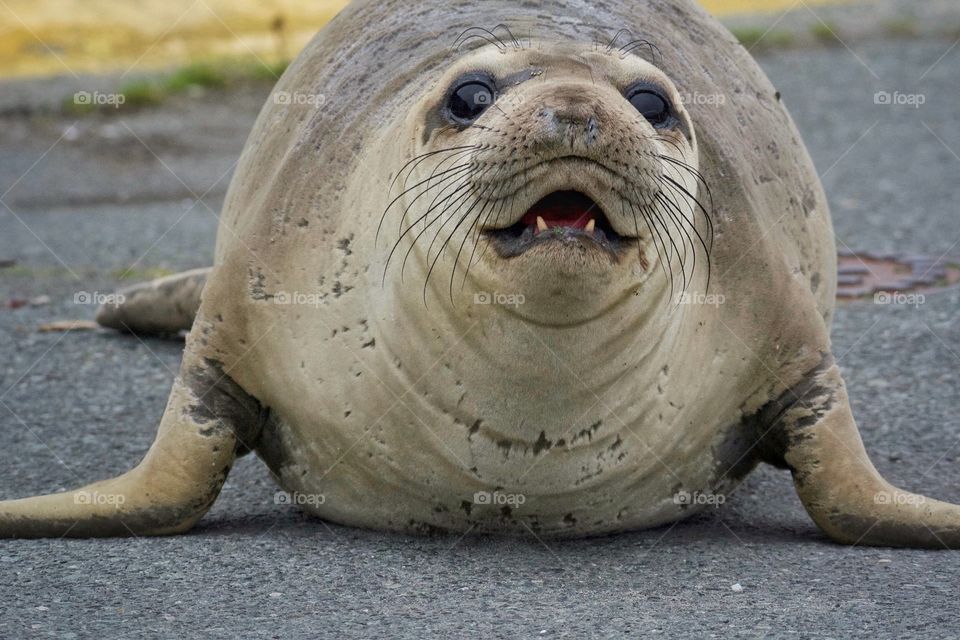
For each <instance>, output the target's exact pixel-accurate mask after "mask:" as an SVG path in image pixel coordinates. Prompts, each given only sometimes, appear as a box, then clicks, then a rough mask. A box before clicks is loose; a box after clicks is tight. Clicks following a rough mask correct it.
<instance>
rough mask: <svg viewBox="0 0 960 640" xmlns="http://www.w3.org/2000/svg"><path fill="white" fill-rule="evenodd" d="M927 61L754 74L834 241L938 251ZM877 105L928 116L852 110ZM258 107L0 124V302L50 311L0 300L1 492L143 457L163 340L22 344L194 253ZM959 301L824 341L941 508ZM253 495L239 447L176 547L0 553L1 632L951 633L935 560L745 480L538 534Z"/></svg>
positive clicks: (954, 63) (949, 480)
mask: <svg viewBox="0 0 960 640" xmlns="http://www.w3.org/2000/svg"><path fill="white" fill-rule="evenodd" d="M952 44H953V42H952V41H950V40H946V39H944V40H931V41H928V42H909V41H897V42H891V43H872V44H865V45H863V46H860V47H858V48H857V49H856V55H853V54H852V53H851V52H849V51H848V50H847V49H845V48H843V47H842V46H837V47H834V48H824V49H817V50H812V51H790V52H788V53H782V54H769V55H766V56H765V57H764V58H763V59H762V63H763V65H764V66H765V67H766V68H767V70H768V71H769V73H770V75H771V77H772V78H774V80H775V83H776V84H777V85H778V87H779V88H780V90H781V91H782V92H783V95H784V99H785V101H786V103H787V104H788V105H789V107H790V108H791V110H792V112H793V114H794V116H795V117H796V119H797V121H798V124H799V125H800V128H801V129H802V132H803V134H804V136H805V139H806V141H807V142H808V144H809V146H810V149H811V152H812V154H813V156H814V158H815V161H816V163H817V166H818V168H819V169H820V171H821V172H822V173H823V175H824V178H823V179H824V183H825V185H826V187H827V191H828V192H829V193H830V196H831V202H832V204H833V207H834V212H835V218H836V226H837V230H838V235H839V238H840V241H841V244H842V246H843V245H846V246H849V247H851V248H854V249H859V250H879V251H892V250H900V251H906V252H913V253H926V254H932V255H935V256H939V255H941V254H944V253H955V254H960V250H958V249H960V245H956V244H955V243H957V242H958V241H960V229H958V228H957V224H956V221H957V205H956V194H957V188H958V186H957V185H958V180H957V178H958V176H960V157H957V154H956V153H954V151H951V149H953V150H960V128H958V127H957V126H956V101H957V99H958V97H960V89H958V87H960V47H957V48H954V49H952V50H950V51H949V52H948V53H947V55H946V56H945V57H943V59H942V60H941V61H940V62H939V64H937V65H936V66H933V65H934V63H935V62H936V61H937V60H938V59H939V58H941V56H943V55H944V53H945V52H947V51H948V49H949V48H950V47H951V45H952ZM858 58H859V59H858ZM931 66H933V68H932V70H930V71H929V72H928V71H927V70H928V69H929V68H930V67H931ZM925 73H926V76H925V78H924V79H923V80H922V81H918V78H919V77H920V76H921V75H923V74H925ZM881 90H883V91H900V92H903V93H917V92H921V93H923V94H924V95H925V96H926V98H927V100H926V103H925V104H924V105H923V106H922V107H921V108H920V109H913V108H908V107H890V106H880V105H875V104H874V95H875V93H876V92H877V91H881ZM262 99H263V96H262V95H260V96H257V95H256V91H252V92H250V93H249V95H246V96H245V97H240V98H237V99H236V100H229V99H224V98H223V97H222V96H219V97H218V96H208V97H207V98H203V99H200V100H199V101H193V102H189V103H174V104H172V105H170V106H169V107H168V108H167V109H165V110H161V112H156V113H143V114H140V115H137V116H135V117H132V118H130V117H124V118H122V119H118V118H112V119H111V118H99V117H95V118H85V119H83V120H81V122H79V123H78V124H77V125H76V127H77V129H75V132H74V133H71V134H70V135H68V137H67V139H63V140H60V142H59V143H57V145H56V146H55V147H54V148H53V149H52V150H51V151H49V153H48V155H47V156H45V157H44V158H43V159H42V160H40V161H39V162H37V160H38V158H40V157H41V154H43V153H44V152H45V151H47V149H48V148H50V147H51V146H52V145H54V143H55V142H57V140H58V138H59V137H60V136H61V135H62V133H63V132H64V131H65V130H67V127H69V126H70V125H71V124H72V122H73V120H72V119H64V118H62V117H57V116H42V117H34V118H29V119H24V118H22V117H19V116H16V115H15V114H13V115H11V114H8V115H7V116H5V117H3V118H2V119H0V125H2V126H0V185H11V184H13V183H14V182H15V181H16V180H17V179H18V177H19V176H20V175H21V174H23V172H24V171H26V170H28V169H29V168H30V167H31V165H33V164H34V163H35V162H37V164H36V166H35V167H34V168H33V169H32V170H31V171H29V173H27V175H26V176H25V177H23V178H22V180H20V181H19V182H17V183H16V185H15V186H14V187H13V189H12V190H11V191H10V192H9V193H8V194H7V196H5V198H4V201H5V202H7V203H8V204H9V205H10V207H11V208H12V209H13V211H14V212H16V217H14V215H13V213H11V212H10V211H8V210H5V209H2V208H0V260H2V259H12V260H16V261H17V264H18V266H17V267H15V268H13V269H8V270H6V271H3V272H0V301H4V300H11V299H29V298H33V297H36V296H41V295H47V296H49V297H50V298H51V303H50V304H47V305H43V306H39V307H29V306H28V307H25V308H21V309H17V310H8V309H0V336H2V338H0V357H2V359H0V402H2V404H0V416H2V418H0V425H2V427H0V498H13V497H21V496H24V495H28V494H32V493H36V492H49V491H54V490H60V489H67V488H71V487H75V486H78V485H80V484H82V483H85V482H88V481H93V480H96V479H100V478H102V477H106V476H110V475H114V474H116V473H120V472H122V471H125V470H126V469H128V468H129V467H130V466H131V465H132V464H134V463H135V462H136V461H137V460H138V459H139V457H140V456H141V455H142V454H143V452H144V451H145V450H146V449H147V447H148V446H149V444H150V442H151V440H152V437H153V433H154V431H155V428H156V425H157V421H158V419H159V417H160V415H161V413H162V411H163V408H164V404H165V401H166V397H167V393H168V390H169V386H170V384H171V381H172V379H173V376H174V372H175V371H176V370H177V366H178V363H179V359H180V351H181V348H182V345H181V344H178V343H176V342H172V341H161V340H144V341H140V340H138V339H137V338H132V337H123V336H118V335H112V334H109V333H96V332H88V333H81V332H76V333H71V334H67V335H64V334H39V333H37V332H36V327H37V326H38V325H39V324H40V323H42V322H45V321H50V320H59V319H64V318H91V317H92V315H93V308H92V307H91V306H89V305H81V304H76V303H75V302H74V296H75V294H77V293H78V292H88V293H97V292H103V293H106V292H110V291H112V290H113V288H114V287H115V286H116V285H117V283H118V280H117V275H118V273H117V270H118V269H120V270H123V269H124V268H126V267H128V266H130V265H131V264H133V263H136V264H137V267H136V268H137V269H138V270H140V269H143V270H147V269H156V268H164V269H170V270H180V269H186V268H191V267H195V266H201V265H204V264H206V263H208V262H209V261H210V260H211V257H210V256H211V254H212V247H213V241H214V236H215V229H216V218H215V216H214V215H213V213H212V212H211V211H210V210H207V209H206V207H205V206H204V205H202V204H201V205H195V202H194V196H193V195H192V194H191V192H193V193H195V194H196V195H200V194H202V193H203V192H205V191H207V190H210V194H209V196H208V197H207V198H206V200H205V202H206V203H207V204H209V206H210V207H211V209H212V210H213V211H217V210H218V206H219V199H220V198H221V197H222V187H225V184H226V182H225V181H224V182H222V183H218V182H217V180H218V178H219V177H220V176H221V175H223V174H226V173H228V172H229V170H230V168H231V166H232V163H233V161H234V160H235V159H236V154H237V153H238V152H239V150H240V148H241V147H242V145H243V141H244V137H245V135H246V131H247V130H248V128H249V126H250V124H251V122H252V118H253V116H254V115H255V114H256V110H257V107H258V103H259V101H261V100H262ZM204 104H206V105H207V106H208V107H209V109H204V108H202V106H203V105H204ZM191 105H193V106H191ZM197 105H200V106H197ZM217 105H220V106H221V107H222V108H220V110H219V111H217V110H216V109H217ZM178 109H185V110H186V111H177V110H178ZM210 112H214V113H213V115H211V113H210ZM183 114H186V115H183ZM127 126H129V129H127ZM103 127H113V128H112V129H109V130H108V133H109V136H107V135H106V134H104V133H103ZM214 127H216V128H214ZM133 132H136V134H135V135H132V134H133ZM110 136H112V137H110ZM137 138H140V139H141V140H143V142H144V143H146V146H147V147H150V148H151V149H153V152H155V153H156V154H157V156H159V158H160V159H158V158H157V157H155V156H154V155H153V152H150V151H147V150H146V147H144V146H142V145H141V143H140V141H139V140H138V139H137ZM103 140H109V144H112V145H113V147H109V149H111V151H110V153H108V154H104V153H102V152H98V151H97V150H98V149H101V148H102V145H103V144H106V143H103ZM161 159H162V161H161ZM164 165H166V166H164ZM167 167H169V169H171V170H172V171H173V173H175V174H177V175H178V176H180V177H181V178H182V182H181V180H180V179H178V178H175V177H174V176H173V175H171V173H170V172H169V171H168V170H167ZM2 188H3V189H4V190H6V188H7V187H6V186H3V187H2ZM158 194H159V195H164V194H167V195H168V196H172V197H166V198H162V199H161V198H158ZM121 200H122V201H123V203H122V204H118V202H120V201H121ZM157 200H161V201H159V202H157ZM191 207H192V208H191ZM18 218H19V220H18ZM20 220H22V222H23V223H21V222H20ZM55 256H56V257H55ZM141 258H142V259H141ZM133 275H134V276H135V275H137V272H136V271H135V272H134V274H133ZM134 279H136V278H134ZM958 304H960V292H958V291H951V292H945V293H941V294H937V295H931V296H929V297H928V298H927V300H926V303H925V304H923V305H921V306H920V307H918V308H914V307H907V306H900V307H897V306H877V305H873V304H870V303H856V304H850V305H845V306H843V307H841V309H840V310H839V312H838V314H837V320H836V326H835V331H834V335H835V353H836V354H837V356H838V358H839V359H840V363H841V365H842V368H843V370H844V374H845V377H846V380H847V382H848V385H849V388H850V391H851V396H852V399H853V404H854V409H855V412H856V415H857V417H858V420H859V423H860V426H861V431H862V433H863V436H864V439H865V441H866V444H867V447H868V449H869V450H870V452H871V453H872V455H873V458H874V460H875V462H876V464H877V466H878V467H879V469H880V470H881V472H882V473H884V474H885V475H886V476H887V477H888V478H889V479H890V480H891V481H893V482H895V483H898V484H900V485H902V486H905V487H907V488H911V489H916V490H922V491H924V492H925V493H928V494H929V495H932V496H934V497H938V498H943V499H953V500H955V501H956V500H960V418H958V413H960V396H958V394H957V389H958V388H960V385H958V380H957V377H958V373H957V372H958V370H960V367H958V364H960V355H958V354H960V323H958V322H957V309H958ZM275 491H276V489H275V485H274V484H273V482H272V481H271V479H270V478H269V475H268V473H267V471H266V470H265V468H264V467H263V466H262V465H261V464H260V463H259V461H258V460H256V459H255V458H253V457H248V458H245V459H243V460H241V461H240V462H239V464H238V465H237V467H236V469H235V470H234V472H233V473H232V474H231V476H230V479H229V481H228V482H227V485H226V487H225V488H224V491H223V493H222V495H221V497H220V499H219V500H218V501H217V503H216V504H215V506H214V507H213V509H212V510H211V512H210V513H209V515H208V516H207V517H206V518H205V519H204V520H203V521H202V523H201V524H200V526H199V527H197V529H196V530H195V531H194V532H193V533H191V534H190V535H187V536H182V537H176V538H165V539H131V540H109V541H103V540H94V541H84V540H59V541H6V542H0V637H4V638H21V637H36V638H47V637H60V638H69V637H76V638H80V637H108V638H113V637H123V638H171V637H204V638H208V637H209V638H234V637H249V638H291V637H318V638H320V637H323V638H326V637H329V638H342V637H391V638H394V637H397V638H399V637H424V636H431V637H432V636H437V637H451V638H460V637H502V638H531V637H535V638H542V637H545V638H550V637H572V638H581V637H647V636H658V635H659V636H663V637H668V638H679V637H691V638H711V637H735V636H742V637H798V638H814V637H815V638H847V637H862V636H870V637H872V638H902V637H920V636H924V637H926V636H931V637H938V638H957V637H960V622H958V618H957V614H956V612H957V595H958V591H957V585H958V584H960V557H958V556H957V554H956V553H953V552H929V551H903V550H887V549H867V548H845V547H839V546H835V545H833V544H831V543H829V542H828V541H827V540H826V539H825V538H824V536H823V535H821V534H820V533H819V532H818V531H817V529H816V527H815V526H814V525H813V524H812V522H811V521H810V520H809V518H808V517H807V516H806V514H805V512H804V511H803V508H802V506H801V505H800V502H799V500H798V499H797V497H796V496H795V494H794V492H793V488H792V486H791V482H790V478H789V476H788V475H787V474H786V473H784V472H780V471H774V470H772V469H769V468H761V469H759V470H758V471H757V472H756V473H755V474H753V475H752V476H751V477H750V478H749V479H748V480H747V481H746V483H745V484H744V486H743V487H742V488H741V490H740V491H738V492H737V493H736V494H735V495H734V496H732V497H731V499H730V500H729V501H728V503H727V504H726V505H725V506H724V507H723V508H722V509H720V510H717V511H715V512H711V513H709V514H706V515H704V516H701V517H699V518H698V519H696V520H693V521H688V522H684V523H682V524H679V525H677V526H675V527H672V528H665V529H659V530H654V531H646V532H639V533H634V534H627V535H619V536H614V537H609V538H600V539H591V540H583V541H573V542H563V543H556V542H548V543H546V544H543V543H541V542H540V541H538V540H536V539H533V538H532V537H531V538H529V539H522V538H521V539H496V538H486V537H467V538H465V539H458V538H456V537H433V538H410V537H403V536H397V535H385V534H380V533H371V532H366V531H359V530H354V529H347V528H343V527H337V526H332V525H330V526H328V525H326V524H324V523H321V522H319V521H317V520H314V519H310V518H307V517H305V516H302V515H299V514H298V513H296V512H295V511H293V510H292V509H291V508H289V507H286V506H282V505H276V504H274V494H275ZM735 585H739V587H737V588H736V589H735V588H734V586H735Z"/></svg>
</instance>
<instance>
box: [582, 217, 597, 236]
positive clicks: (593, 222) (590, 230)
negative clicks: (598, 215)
mask: <svg viewBox="0 0 960 640" xmlns="http://www.w3.org/2000/svg"><path fill="white" fill-rule="evenodd" d="M596 228H597V221H596V220H594V219H593V218H590V222H588V223H587V226H586V227H584V229H586V231H587V233H593V230H594V229H596Z"/></svg>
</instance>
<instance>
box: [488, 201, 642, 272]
mask: <svg viewBox="0 0 960 640" xmlns="http://www.w3.org/2000/svg"><path fill="white" fill-rule="evenodd" d="M489 235H490V236H491V237H492V238H493V239H494V241H495V242H494V244H495V246H496V248H497V250H498V251H499V253H500V255H501V256H502V257H505V258H509V257H513V256H517V255H520V254H521V253H524V252H525V251H527V250H528V249H530V248H531V247H533V246H535V245H538V244H543V243H554V242H556V243H565V244H572V245H576V244H579V245H581V246H582V245H584V244H585V243H589V244H592V245H594V246H596V247H598V248H601V249H604V250H606V251H608V252H610V253H614V254H616V253H617V252H618V251H619V250H620V249H621V248H622V247H623V245H624V244H625V240H626V238H624V237H623V236H621V235H619V234H618V233H617V232H616V231H614V230H613V227H612V226H610V222H609V220H607V216H606V215H605V214H604V212H603V209H601V208H600V205H598V204H597V203H596V202H594V201H593V199H591V198H590V197H588V196H586V195H584V194H583V193H580V192H579V191H555V192H553V193H551V194H550V195H548V196H547V197H545V198H543V199H542V200H540V201H539V202H537V203H536V204H535V205H533V206H532V207H530V209H529V210H528V211H527V213H526V214H525V215H524V216H523V218H521V219H520V221H519V222H518V223H516V224H515V225H513V226H511V227H507V228H506V229H501V230H497V231H491V232H489Z"/></svg>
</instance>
